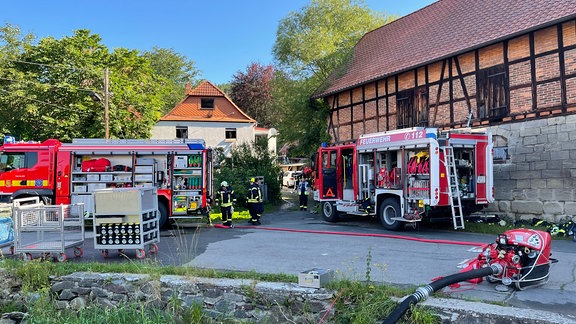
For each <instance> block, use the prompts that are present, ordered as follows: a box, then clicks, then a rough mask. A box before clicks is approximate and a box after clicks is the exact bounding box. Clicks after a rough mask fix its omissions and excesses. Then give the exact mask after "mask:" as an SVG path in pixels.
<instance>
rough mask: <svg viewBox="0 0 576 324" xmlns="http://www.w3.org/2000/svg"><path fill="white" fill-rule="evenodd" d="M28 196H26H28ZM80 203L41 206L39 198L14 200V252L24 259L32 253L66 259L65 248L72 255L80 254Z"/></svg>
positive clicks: (81, 236)
mask: <svg viewBox="0 0 576 324" xmlns="http://www.w3.org/2000/svg"><path fill="white" fill-rule="evenodd" d="M29 199H30V198H29ZM83 215H84V204H82V203H79V204H72V205H44V204H43V203H40V201H39V199H38V198H37V197H36V198H32V201H25V199H22V200H15V201H14V203H13V216H14V253H16V254H21V255H22V258H23V259H24V260H32V253H41V254H42V256H43V257H47V256H50V255H51V254H52V253H55V254H57V255H56V256H55V259H56V260H58V261H59V262H64V261H66V253H65V251H66V249H71V248H73V249H74V256H75V257H80V256H82V254H83V251H82V245H83V244H84V216H83Z"/></svg>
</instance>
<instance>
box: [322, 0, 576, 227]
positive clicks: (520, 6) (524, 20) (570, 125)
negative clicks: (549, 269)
mask: <svg viewBox="0 0 576 324" xmlns="http://www.w3.org/2000/svg"><path fill="white" fill-rule="evenodd" d="M312 98H313V99H318V98H320V99H323V100H324V101H325V102H326V103H327V104H328V105H329V107H330V114H329V119H328V121H327V122H328V126H329V127H328V128H329V133H330V135H331V137H332V139H333V142H335V143H338V142H348V141H354V140H355V139H357V138H358V137H359V136H360V135H361V134H366V133H373V132H380V131H386V130H393V129H400V128H408V127H417V126H424V127H438V128H440V129H446V128H464V127H472V128H488V129H489V130H490V131H491V132H492V134H493V135H494V137H493V139H494V145H495V150H494V162H495V179H496V181H495V186H496V192H495V196H496V199H497V202H496V203H495V204H493V206H491V207H490V210H491V211H492V212H498V213H501V214H506V215H509V216H513V217H515V218H516V219H519V218H530V217H544V218H546V219H551V220H554V221H560V220H561V219H562V218H566V217H572V216H574V215H576V190H575V183H576V182H575V179H576V0H507V1H500V0H482V1H464V0H440V1H437V2H435V3H433V4H431V5H429V6H427V7H424V8H422V9H420V10H418V11H416V12H414V13H412V14H410V15H407V16H405V17H402V18H400V19H398V20H396V21H394V22H392V23H389V24H387V25H385V26H382V27H380V28H378V29H376V30H373V31H371V32H369V33H367V34H366V35H364V37H363V38H362V39H361V40H360V41H359V42H358V43H357V44H356V46H355V47H354V48H353V50H352V51H351V53H350V56H349V57H348V58H347V59H346V60H345V63H344V64H343V65H342V66H341V67H339V68H338V69H336V70H335V72H334V73H333V74H332V75H331V76H330V77H329V78H328V80H326V82H325V84H324V85H323V86H322V87H321V88H320V89H319V90H318V91H317V92H316V93H315V94H314V95H313V97H312Z"/></svg>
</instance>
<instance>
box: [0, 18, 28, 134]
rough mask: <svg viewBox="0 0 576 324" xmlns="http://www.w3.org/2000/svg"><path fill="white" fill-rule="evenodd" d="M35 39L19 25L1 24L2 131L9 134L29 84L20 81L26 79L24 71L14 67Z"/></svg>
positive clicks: (0, 82) (0, 86)
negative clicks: (24, 32)
mask: <svg viewBox="0 0 576 324" xmlns="http://www.w3.org/2000/svg"><path fill="white" fill-rule="evenodd" d="M34 40H35V36H34V35H32V34H23V33H22V31H21V30H20V28H19V27H18V26H15V25H11V24H8V23H6V24H5V25H4V26H0V133H3V134H9V133H10V132H11V129H10V127H7V126H10V125H13V124H14V121H15V120H16V119H17V118H18V115H19V113H18V110H16V109H14V108H15V107H17V106H18V105H19V104H21V103H20V102H21V97H22V95H23V94H24V93H25V90H26V87H27V84H26V83H19V82H17V81H18V80H22V79H24V77H25V75H24V73H23V72H21V71H19V70H18V69H16V68H14V65H15V63H17V60H19V59H20V56H21V55H22V53H24V51H25V48H26V47H27V46H30V45H31V44H32V43H33V42H34Z"/></svg>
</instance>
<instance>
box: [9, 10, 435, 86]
mask: <svg viewBox="0 0 576 324" xmlns="http://www.w3.org/2000/svg"><path fill="white" fill-rule="evenodd" d="M432 2H434V0H402V1H390V0H365V3H366V5H367V6H368V7H369V8H370V9H372V10H375V11H384V12H386V13H388V14H396V15H399V16H404V15H407V14H409V13H411V12H414V11H416V10H418V9H421V8H423V7H425V6H427V5H429V4H430V3H432ZM308 3H310V0H244V1H237V0H211V1H199V0H187V1H185V0H164V1H162V0H140V1H132V0H100V1H86V0H51V1H47V0H29V1H12V0H11V1H3V3H2V9H1V11H0V22H1V24H2V25H4V24H5V23H10V24H12V25H17V26H19V27H20V28H21V29H22V31H23V32H30V33H32V34H34V35H36V36H38V37H39V38H42V37H46V36H52V37H54V38H56V39H60V38H62V37H64V36H70V35H72V34H73V31H74V30H77V29H89V30H90V31H91V32H92V33H94V34H98V35H100V37H102V43H103V44H105V45H106V46H107V47H108V48H110V49H114V48H117V47H126V48H129V49H138V50H142V51H144V50H150V49H152V47H154V46H158V47H162V48H172V49H174V51H176V52H177V53H179V54H181V55H184V56H185V57H187V58H188V59H190V60H192V61H194V62H195V65H196V67H197V68H198V69H199V70H200V71H201V77H202V78H205V79H207V80H209V81H211V82H213V83H215V84H222V83H227V82H229V81H231V80H232V76H233V75H234V74H235V73H236V72H238V71H245V70H246V67H247V66H248V65H249V64H250V63H252V62H258V63H261V64H271V63H273V62H272V54H271V52H272V46H273V45H274V41H275V39H276V30H277V27H278V22H279V21H280V19H282V18H285V17H286V16H287V15H288V13H289V12H291V11H298V10H299V9H301V8H302V7H304V6H305V5H307V4H308Z"/></svg>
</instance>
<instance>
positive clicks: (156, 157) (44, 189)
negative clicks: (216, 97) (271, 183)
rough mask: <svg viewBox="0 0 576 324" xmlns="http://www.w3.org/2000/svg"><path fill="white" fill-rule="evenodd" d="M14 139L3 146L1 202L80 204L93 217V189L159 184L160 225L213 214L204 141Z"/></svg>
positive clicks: (208, 157)
mask: <svg viewBox="0 0 576 324" xmlns="http://www.w3.org/2000/svg"><path fill="white" fill-rule="evenodd" d="M11 142H12V141H6V140H5V142H4V144H3V145H2V146H1V147H0V202H11V201H12V200H13V199H16V198H24V197H39V198H40V201H42V202H44V203H45V204H74V203H80V202H82V203H84V204H85V210H86V211H87V216H90V215H91V214H92V213H93V195H92V193H93V192H94V191H95V190H98V189H103V188H111V187H114V188H118V187H148V186H155V187H157V188H158V210H159V214H160V220H159V221H160V226H163V225H165V224H167V221H168V219H178V218H196V219H201V218H202V217H205V216H207V215H208V214H209V210H210V205H211V203H212V193H213V180H212V179H213V178H212V177H213V170H212V163H213V161H212V156H213V152H212V149H210V148H206V146H205V143H204V141H203V140H193V139H186V140H138V139H118V140H112V139H108V140H106V139H75V140H73V141H72V143H61V142H60V141H58V140H56V139H48V140H46V141H44V142H41V143H39V142H12V143H11Z"/></svg>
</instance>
